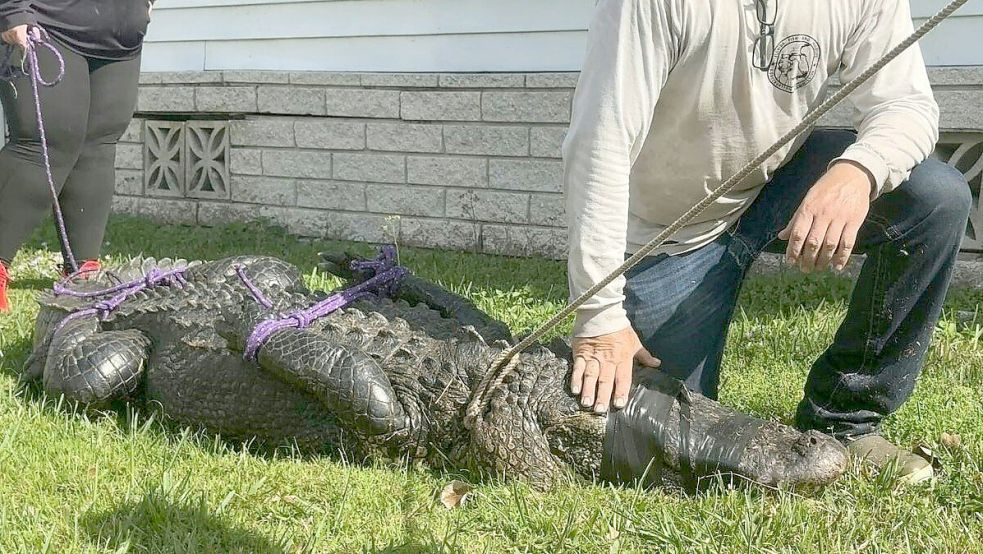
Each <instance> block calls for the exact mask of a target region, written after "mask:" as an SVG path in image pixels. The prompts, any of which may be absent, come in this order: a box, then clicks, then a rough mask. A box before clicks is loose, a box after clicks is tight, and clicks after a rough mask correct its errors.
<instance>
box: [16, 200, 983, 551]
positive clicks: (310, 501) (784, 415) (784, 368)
mask: <svg viewBox="0 0 983 554" xmlns="http://www.w3.org/2000/svg"><path fill="white" fill-rule="evenodd" d="M107 241H108V247H107V255H108V256H109V257H111V258H113V259H114V260H122V259H126V258H128V257H130V256H135V255H139V254H144V255H148V256H158V257H164V256H169V257H184V258H189V259H193V258H205V259H213V258H217V257H221V256H226V255H230V254H235V253H264V254H272V255H277V256H280V257H283V258H286V259H287V260H289V261H291V262H293V263H295V264H297V265H299V266H300V267H302V268H303V269H304V270H305V272H306V273H307V274H308V275H309V279H310V281H311V284H312V285H313V286H317V287H329V286H331V285H332V284H333V282H332V281H331V280H330V279H327V278H325V277H324V276H322V275H318V274H317V272H316V270H315V263H316V259H317V257H316V253H317V252H318V251H319V250H323V249H326V248H329V247H338V244H336V243H327V242H302V241H298V240H296V239H294V238H291V237H289V236H288V235H285V234H284V233H282V232H280V231H278V230H275V229H267V228H263V227H259V226H256V225H240V226H230V227H225V228H220V229H195V228H188V227H168V226H163V227H162V226H159V225H156V224H151V223H148V222H143V221H140V220H134V219H115V220H114V221H113V223H112V226H111V232H110V233H109V236H108V238H107ZM53 244H54V236H53V234H51V233H50V232H46V233H42V234H39V235H37V236H36V237H35V238H34V239H33V240H32V243H31V244H30V245H29V246H28V247H27V248H25V249H24V250H23V251H22V253H21V254H20V255H19V257H18V258H17V260H15V263H14V268H13V274H14V276H15V278H16V279H17V282H16V283H15V285H14V290H13V302H14V304H15V311H14V312H13V313H12V314H10V315H7V316H0V552H58V553H62V552H421V551H423V552H430V551H434V552H444V551H446V552H502V551H516V552H527V551H529V552H653V551H667V552H855V551H862V552H904V551H913V552H927V551H934V552H971V551H983V547H981V546H980V544H983V473H981V469H983V467H981V466H983V394H981V393H983V384H981V383H983V338H981V335H983V293H981V292H978V291H976V292H974V291H952V293H950V295H949V296H950V297H949V301H948V304H947V306H946V311H945V315H944V317H943V320H942V321H941V323H940V324H939V327H938V330H937V332H936V334H935V339H934V342H933V345H932V348H931V351H930V355H929V358H928V361H927V364H926V367H925V370H924V373H923V377H922V379H921V381H920V383H919V386H918V389H917V391H916V393H915V396H914V397H913V398H912V400H911V401H910V402H909V403H908V404H907V405H906V406H905V407H904V408H903V409H902V410H901V411H900V412H899V413H898V414H896V415H895V416H893V417H892V418H890V420H889V421H888V422H887V423H886V425H885V429H884V430H885V433H886V434H887V435H888V437H889V438H890V439H892V440H894V441H896V442H898V443H901V444H904V445H913V444H916V443H920V444H924V445H926V446H928V447H930V448H931V449H932V450H934V451H935V452H936V454H937V455H938V458H939V459H940V461H941V464H942V467H943V470H942V472H941V475H940V477H939V478H938V479H937V480H936V481H935V482H934V483H932V484H930V485H924V486H917V487H911V488H899V487H896V486H894V485H893V484H892V482H891V481H890V480H889V479H886V478H875V477H874V476H870V475H867V474H865V472H864V471H863V470H862V468H859V467H854V468H853V469H852V470H851V471H850V472H849V473H848V474H847V475H846V476H845V477H844V478H843V479H842V480H841V481H840V482H838V483H836V484H834V485H833V486H830V487H828V488H826V489H825V490H823V491H821V492H819V493H818V494H817V495H815V496H813V497H803V496H799V495H796V494H793V493H791V492H786V491H762V490H758V489H738V490H716V491H713V492H710V493H706V494H703V495H699V496H686V495H682V494H679V493H675V492H664V491H640V490H634V489H617V488H612V487H609V486H603V485H596V484H591V483H571V484H567V485H563V486H561V487H560V488H558V489H556V490H553V491H550V492H545V493H544V492H537V491H534V490H531V489H530V488H528V487H526V486H524V485H523V484H516V483H502V482H482V483H478V484H477V489H476V496H475V497H474V500H473V501H472V502H470V503H469V504H468V505H467V506H466V507H465V508H463V509H457V510H447V509H445V508H444V507H443V506H441V505H440V504H439V503H438V502H437V501H436V496H437V494H438V492H439V490H440V489H441V488H442V487H443V485H444V484H446V483H447V482H449V481H450V480H452V479H454V478H460V477H462V476H460V475H450V474H437V473H434V472H431V471H428V470H427V469H425V468H418V467H402V466H384V465H377V466H372V467H365V466H360V465H353V464H350V463H346V462H345V461H343V460H338V459H335V458H330V457H323V458H317V457H309V456H308V457H304V456H299V455H295V454H291V452H290V451H289V450H286V449H285V450H284V451H283V452H281V453H277V454H258V453H254V452H250V451H249V450H248V449H247V448H244V447H243V446H242V445H235V444H226V443H223V442H221V441H220V440H217V439H216V438H215V437H210V436H207V435H201V434H195V433H191V432H189V431H181V430H180V429H174V428H173V427H172V426H170V425H166V424H164V423H162V422H160V421H159V420H158V419H156V418H155V417H154V416H153V415H152V414H147V413H136V412H134V411H133V410H123V411H121V412H118V413H107V414H105V415H99V416H94V415H84V414H79V413H73V412H71V411H70V410H67V409H65V408H64V407H62V406H60V405H59V404H58V400H57V399H54V398H45V397H44V396H43V395H40V394H38V393H37V392H32V391H27V392H23V393H20V392H18V389H17V384H16V372H17V370H18V368H19V367H20V365H21V364H22V362H23V361H24V359H25V358H26V356H27V354H28V350H29V345H30V340H31V329H32V321H33V317H34V314H35V311H36V307H35V306H34V303H33V301H32V298H33V297H34V295H36V294H37V292H38V291H39V290H41V289H43V288H46V287H48V286H50V284H51V282H52V279H53V277H54V274H55V262H56V258H55V256H54V254H52V253H51V252H49V247H51V246H52V245H53ZM401 254H402V261H403V263H404V264H406V265H408V266H409V267H411V268H412V269H413V270H414V271H415V272H416V273H418V274H420V275H422V276H425V277H429V278H432V279H435V280H438V281H440V282H441V283H443V284H445V285H447V286H449V287H451V288H453V289H455V290H457V291H459V292H461V293H463V294H464V295H466V296H469V297H470V298H472V299H474V300H475V301H476V302H477V303H478V304H479V305H480V306H481V307H482V308H484V309H485V310H487V311H489V312H490V313H492V314H494V315H495V316H497V317H499V318H501V319H503V320H504V321H506V322H508V323H509V324H510V325H511V326H512V327H513V329H514V330H515V331H516V332H522V331H523V330H528V329H529V328H530V327H532V326H533V325H535V324H536V323H538V322H541V321H543V320H544V319H545V318H546V317H548V315H549V314H550V313H552V312H553V311H555V310H557V309H559V308H560V307H561V306H562V303H563V301H564V297H565V282H566V281H565V277H564V268H563V266H562V264H560V263H555V262H547V261H537V260H515V259H508V258H501V257H492V256H483V255H476V254H462V253H446V252H435V251H427V250H417V249H408V248H404V249H402V252H401ZM849 289H850V283H849V282H847V281H846V280H844V279H840V278H834V277H830V276H802V275H798V274H792V273H789V274H783V275H778V276H770V277H757V278H753V279H752V280H751V281H750V282H749V283H748V285H747V286H746V287H745V290H744V293H743V295H742V298H741V304H740V310H739V311H738V314H737V317H736V320H735V322H734V325H733V326H732V327H731V331H730V332H731V335H730V341H729V343H728V347H727V356H726V361H725V371H724V383H723V391H722V400H723V402H725V403H727V404H730V405H733V406H735V407H738V408H740V409H743V410H747V411H750V412H753V413H754V414H756V415H759V416H761V417H765V418H774V419H778V420H782V421H789V419H790V416H791V414H792V411H793V408H794V406H795V404H796V402H797V401H798V399H799V397H800V394H801V388H802V383H803V381H804V379H805V375H806V372H807V370H808V367H809V364H810V361H811V360H812V359H813V358H814V357H815V356H816V355H817V354H818V353H819V352H820V351H821V350H822V349H823V348H824V346H825V345H826V344H827V343H828V341H829V340H830V339H831V337H832V334H833V332H834V329H835V327H836V324H837V322H838V321H839V320H840V319H841V317H842V316H843V313H844V311H845V302H846V299H847V296H848V294H849ZM943 433H949V434H954V435H958V436H959V438H960V439H961V441H960V444H958V445H955V444H953V443H952V441H946V444H941V437H942V434H943Z"/></svg>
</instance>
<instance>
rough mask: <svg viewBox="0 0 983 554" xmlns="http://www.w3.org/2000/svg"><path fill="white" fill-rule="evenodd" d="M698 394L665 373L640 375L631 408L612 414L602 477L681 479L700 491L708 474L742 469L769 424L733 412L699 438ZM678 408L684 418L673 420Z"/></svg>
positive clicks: (636, 481) (651, 481)
mask: <svg viewBox="0 0 983 554" xmlns="http://www.w3.org/2000/svg"><path fill="white" fill-rule="evenodd" d="M695 396H697V394H696V393H694V392H690V391H689V390H688V389H686V387H685V386H684V385H683V383H682V382H681V381H678V380H676V379H673V378H671V377H669V376H667V375H665V374H664V373H661V372H659V371H655V370H652V371H647V372H645V373H644V374H642V375H639V379H638V381H637V384H636V385H635V389H634V391H633V392H632V395H631V397H630V399H629V401H628V404H627V405H626V406H625V408H624V409H622V410H619V411H617V412H614V413H612V414H611V415H609V416H608V423H607V433H606V436H605V440H604V459H603V461H602V464H601V478H602V479H603V480H606V481H609V482H613V483H618V484H632V485H641V486H643V487H652V486H658V485H662V484H666V483H679V484H681V485H683V487H684V488H685V489H687V490H691V491H695V490H698V489H700V488H701V483H702V482H705V478H706V477H711V476H714V475H720V474H724V475H726V474H733V473H734V472H736V471H737V469H738V467H739V465H740V462H741V457H742V455H743V453H744V450H745V448H746V447H747V445H748V443H749V442H750V440H751V439H752V438H754V436H755V435H756V434H757V432H758V430H759V429H760V428H761V426H762V425H764V422H763V421H761V420H759V419H756V418H753V417H750V416H747V415H745V414H742V413H740V412H738V411H736V410H733V411H732V414H731V416H730V417H728V418H726V419H724V420H721V421H717V422H714V423H713V424H712V425H711V426H710V427H709V428H707V433H706V434H705V435H704V436H694V435H693V432H692V431H691V428H692V424H693V422H694V421H696V420H698V418H700V417H701V416H700V414H699V413H698V412H697V413H694V412H693V410H692V408H693V406H692V404H693V399H694V397H695ZM673 408H677V410H676V411H677V414H678V421H672V419H671V418H672V415H673ZM698 427H699V428H705V427H707V426H698ZM672 452H678V453H679V462H678V469H677V468H675V467H674V466H676V465H677V464H675V463H670V460H671V459H672Z"/></svg>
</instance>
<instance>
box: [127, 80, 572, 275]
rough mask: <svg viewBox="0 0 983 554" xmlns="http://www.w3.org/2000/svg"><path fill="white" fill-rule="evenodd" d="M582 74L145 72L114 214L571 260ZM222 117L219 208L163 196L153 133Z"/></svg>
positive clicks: (181, 195)
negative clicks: (223, 185)
mask: <svg viewBox="0 0 983 554" xmlns="http://www.w3.org/2000/svg"><path fill="white" fill-rule="evenodd" d="M576 78H577V76H576V74H530V75H525V74H488V75H483V74H440V75H438V74H350V73H278V72H214V73H178V74H173V73H167V74H145V75H144V76H143V78H142V82H141V90H140V96H139V102H138V107H137V110H138V114H137V117H136V118H135V119H134V122H133V123H132V124H131V126H130V130H129V131H128V132H127V133H126V135H125V136H124V137H123V140H122V141H121V143H120V146H119V151H118V155H117V167H118V178H117V180H118V183H117V184H118V187H117V196H116V198H115V203H116V204H115V209H116V211H117V212H123V213H134V214H140V215H144V216H149V217H153V218H155V219H157V220H161V221H168V222H176V223H188V224H201V225H210V224H215V223H220V222H226V221H231V220H244V219H252V218H266V219H269V220H272V221H273V222H275V223H277V224H281V225H284V226H286V227H287V228H288V229H289V230H290V231H291V232H294V233H297V234H299V235H307V236H317V237H328V238H339V239H349V240H359V241H369V242H385V241H392V240H394V239H395V240H398V241H399V242H400V243H402V244H408V245H418V246H429V247H439V248H453V249H460V250H472V251H480V252H488V253H500V254H518V255H546V256H550V257H561V256H563V254H564V252H565V249H566V233H565V231H564V228H563V199H562V195H561V177H562V168H561V162H560V144H561V142H562V140H563V137H564V134H565V131H566V126H567V124H568V122H569V119H570V111H571V104H572V97H573V88H574V86H575V84H576ZM174 119H177V120H182V119H188V120H216V119H217V120H219V121H228V140H229V157H228V167H229V174H230V182H229V183H227V188H228V191H227V195H225V196H223V197H220V198H219V197H214V196H212V197H200V196H197V195H195V194H194V193H193V192H191V191H188V190H184V191H180V190H178V191H175V190H170V189H169V190H167V191H161V190H154V189H151V188H149V187H148V186H147V184H146V182H145V181H146V177H147V169H148V168H150V167H151V166H152V165H153V163H154V160H153V159H151V158H153V156H154V153H153V152H150V149H149V148H148V147H147V145H145V144H144V142H145V140H146V138H147V128H148V127H153V126H155V125H157V122H161V121H165V122H167V124H171V123H172V122H171V121H169V120H174Z"/></svg>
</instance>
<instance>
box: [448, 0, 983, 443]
mask: <svg viewBox="0 0 983 554" xmlns="http://www.w3.org/2000/svg"><path fill="white" fill-rule="evenodd" d="M967 1H968V0H952V2H950V3H949V4H948V5H946V6H945V7H944V8H942V10H941V11H939V12H938V13H937V14H935V15H934V16H932V17H931V18H929V19H928V21H926V22H925V23H923V24H922V26H921V27H919V28H918V29H917V30H916V31H915V32H914V33H912V34H911V36H909V37H908V38H906V39H905V40H903V41H902V42H901V43H900V44H898V45H897V46H895V47H894V48H893V49H891V51H890V52H888V53H887V54H885V55H884V57H882V58H881V59H880V60H878V61H877V62H876V63H874V65H872V66H870V67H868V68H867V69H866V70H864V72H863V73H861V74H860V75H858V76H857V78H855V79H853V80H852V81H850V82H849V83H847V84H845V85H844V86H843V87H842V88H840V90H838V91H837V92H836V94H833V95H832V96H830V97H829V98H827V99H826V101H825V102H823V103H822V104H820V105H819V106H817V107H816V108H815V109H814V110H812V111H811V112H809V113H808V114H806V116H805V118H804V119H803V120H802V122H800V123H799V124H798V125H796V126H795V127H794V128H793V129H792V130H791V131H789V132H787V133H785V135H783V136H782V137H781V138H780V139H778V141H777V142H775V144H773V145H771V146H770V147H769V148H768V149H767V150H765V151H764V152H762V153H761V154H759V155H758V156H757V157H756V158H754V159H753V160H751V161H749V162H748V163H747V165H745V166H744V167H743V168H742V169H741V170H740V171H738V172H737V173H735V174H734V175H732V176H731V177H730V178H729V179H727V180H726V181H724V183H723V184H721V185H720V186H719V187H717V188H716V189H715V190H714V191H713V192H712V193H710V195H709V196H707V197H706V198H704V199H703V200H701V201H700V202H699V203H697V204H696V205H695V206H693V207H692V208H690V209H689V210H688V211H687V212H686V213H684V214H683V215H682V216H680V217H679V219H677V220H676V221H674V222H673V223H672V224H671V225H669V226H668V227H666V228H665V230H663V231H662V232H661V233H659V235H658V236H656V237H655V238H654V239H652V240H651V241H649V242H648V244H646V245H645V246H643V247H642V248H640V249H639V250H638V252H635V254H634V255H632V256H631V257H630V258H628V259H627V260H625V263H623V264H621V266H620V267H618V269H616V270H614V271H613V272H611V274H610V275H608V276H607V277H605V278H604V279H601V281H600V282H598V283H597V284H595V285H594V286H593V287H591V288H590V289H588V290H587V291H586V292H584V293H583V294H581V295H580V296H579V297H577V298H576V299H575V300H573V301H572V302H570V304H568V305H567V307H565V308H563V309H562V310H560V311H559V312H557V313H556V315H554V316H553V317H551V318H550V319H549V320H548V321H547V322H546V323H543V324H542V325H540V326H539V327H538V328H536V330H534V331H533V332H532V333H530V334H529V335H528V336H527V337H526V338H525V339H523V340H522V341H520V342H519V343H518V344H516V345H515V346H513V347H511V348H509V349H507V350H505V351H504V352H502V353H501V354H500V355H499V356H498V357H497V358H495V361H494V362H493V363H492V366H491V369H490V370H489V371H488V373H486V374H485V376H484V378H483V379H482V380H481V382H480V383H479V384H478V387H477V388H476V389H475V391H474V393H473V395H472V397H471V401H470V402H469V404H468V407H467V410H466V411H465V424H466V425H467V426H468V427H471V426H472V425H473V423H474V422H475V420H476V418H477V417H478V415H479V414H480V413H481V411H482V408H483V407H484V406H483V404H484V400H485V397H486V396H487V394H488V392H489V391H491V390H494V389H496V388H498V387H499V386H501V384H502V382H503V381H504V379H505V377H506V375H508V373H509V372H510V371H511V370H512V368H513V367H514V366H515V363H516V361H517V360H518V359H517V358H516V357H515V355H516V354H518V353H519V352H522V351H523V350H525V349H526V348H529V347H530V346H532V345H533V343H535V342H536V341H538V340H539V339H540V338H542V337H543V335H545V334H546V333H548V332H550V331H551V330H553V329H554V328H555V327H556V326H557V325H559V324H560V323H562V322H563V320H564V319H566V318H567V316H569V315H570V314H572V313H573V312H574V311H575V310H576V309H577V308H579V307H580V306H582V305H583V304H584V302H587V301H588V300H589V299H590V298H591V297H592V296H594V295H595V294H597V293H598V292H599V291H601V289H603V288H604V287H606V286H608V285H609V284H611V282H612V281H614V280H615V279H617V278H618V277H620V276H621V275H623V274H624V273H625V272H626V271H628V270H629V269H631V268H632V267H634V266H635V265H636V264H638V262H640V261H642V259H643V258H645V257H646V256H648V255H649V254H650V253H651V252H652V251H653V250H655V249H656V248H658V247H660V246H662V244H663V243H665V242H666V240H668V239H669V238H670V237H672V236H673V235H674V234H675V233H676V232H677V231H679V229H681V228H682V227H683V226H684V225H686V224H687V223H688V222H689V221H691V220H692V219H693V218H694V217H696V216H698V215H700V213H702V212H703V211H704V210H705V209H707V208H708V207H709V206H710V205H711V204H713V203H714V202H715V201H716V200H717V199H719V198H720V197H721V196H723V195H724V194H727V193H728V192H730V190H731V189H733V188H734V187H735V186H736V185H737V184H738V183H740V182H741V180H743V179H744V178H745V177H747V176H748V175H750V174H751V172H752V171H754V170H755V169H757V168H758V166H760V165H761V164H762V163H764V162H765V161H766V160H767V159H768V158H770V157H771V156H772V155H774V154H775V152H777V151H778V150H779V149H781V148H782V147H783V146H785V145H786V144H788V143H789V142H791V141H792V140H794V139H795V137H797V136H799V135H800V134H802V133H803V132H804V131H806V130H807V129H809V128H810V127H811V126H812V125H813V124H814V123H815V122H816V121H817V120H819V118H820V117H822V116H823V115H825V114H826V112H828V111H829V110H831V109H832V108H833V107H834V106H836V104H838V103H840V102H841V101H842V100H843V99H844V98H846V97H847V96H849V95H850V93H852V92H853V91H854V90H856V89H857V87H859V86H860V85H862V84H863V83H864V82H866V81H867V80H868V79H870V78H871V77H872V76H873V75H874V74H875V73H877V72H878V71H880V70H881V69H882V68H883V67H884V66H885V65H887V64H888V63H890V62H891V61H892V60H894V58H896V57H898V55H899V54H901V53H902V52H904V51H905V50H907V49H908V48H909V47H910V46H911V45H912V44H914V43H915V42H917V41H918V39H920V38H922V37H923V36H925V35H926V34H928V32H929V31H931V30H932V29H934V28H935V27H936V26H937V25H938V24H939V23H941V22H942V21H944V20H945V19H946V18H948V17H949V16H950V15H952V12H954V11H956V10H957V9H959V7H961V6H962V5H963V4H965V3H966V2H967Z"/></svg>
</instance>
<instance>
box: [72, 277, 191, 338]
mask: <svg viewBox="0 0 983 554" xmlns="http://www.w3.org/2000/svg"><path fill="white" fill-rule="evenodd" d="M187 270H188V269H187V268H179V269H171V270H168V271H161V270H160V269H158V268H156V267H155V268H153V269H151V270H150V271H149V272H147V274H146V275H145V276H143V277H141V278H139V279H134V280H132V281H129V282H127V283H121V284H119V285H116V286H115V287H110V288H108V289H103V290H97V291H76V290H71V289H69V288H67V287H66V286H65V285H64V284H63V283H64V281H63V282H59V283H55V286H54V292H55V294H56V295H60V296H72V297H75V298H98V297H104V296H110V295H112V296H111V297H110V298H108V299H105V300H101V301H99V302H96V303H95V304H94V305H92V306H91V307H89V308H86V309H84V310H79V311H77V312H73V313H71V314H70V315H69V316H68V317H66V318H65V319H63V320H61V323H59V324H58V327H57V328H56V331H57V330H60V329H61V328H62V327H64V326H65V325H67V324H68V323H69V322H71V321H75V320H76V319H80V318H83V317H88V316H91V315H96V316H98V317H99V319H106V318H107V317H109V315H110V314H112V313H113V311H114V310H116V308H119V307H120V305H122V304H123V302H126V300H127V299H129V298H130V297H132V296H133V295H135V294H137V293H138V292H140V291H143V290H146V289H148V288H153V287H156V286H158V285H163V284H167V285H177V286H184V285H186V284H187V283H188V282H187V280H186V279H185V278H184V273H185V272H186V271H187ZM69 279H70V278H69ZM67 280H68V279H66V281H67Z"/></svg>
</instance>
